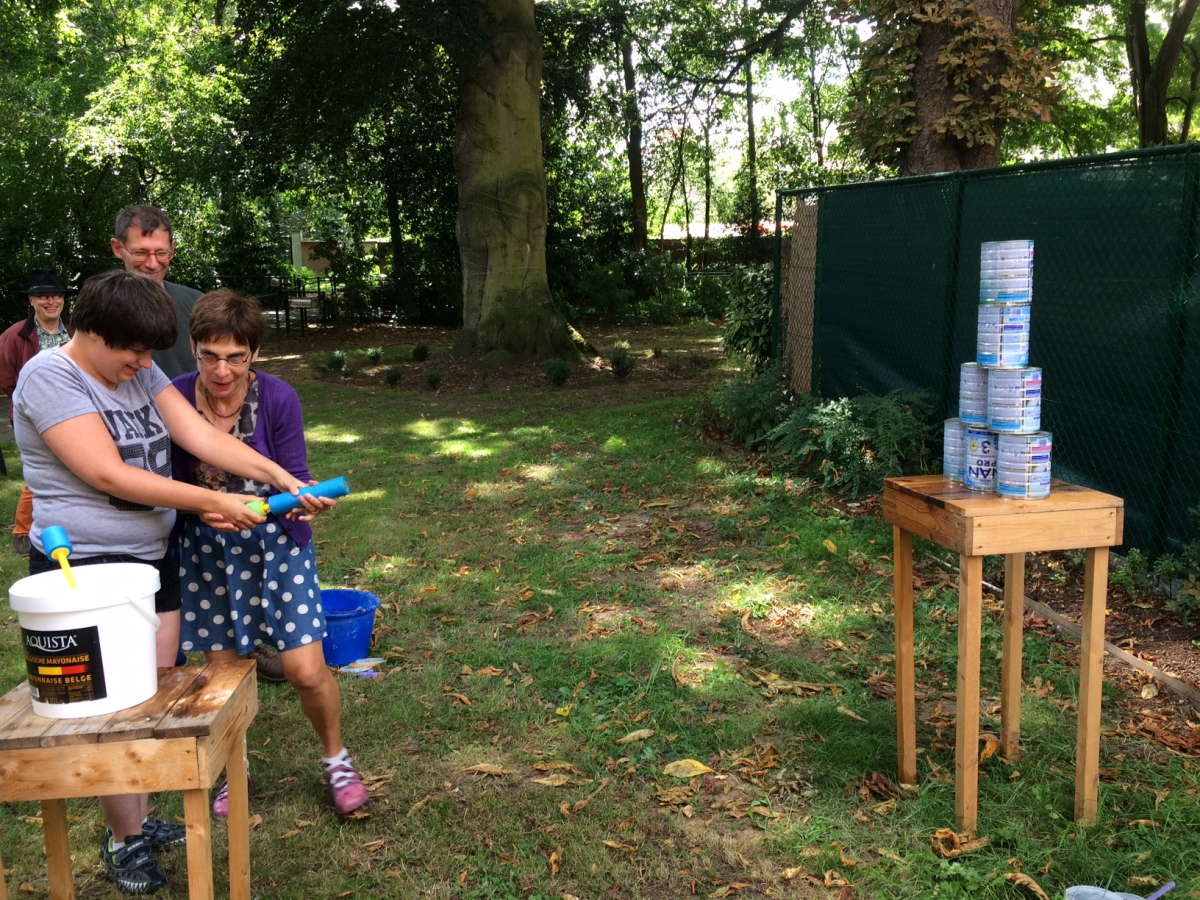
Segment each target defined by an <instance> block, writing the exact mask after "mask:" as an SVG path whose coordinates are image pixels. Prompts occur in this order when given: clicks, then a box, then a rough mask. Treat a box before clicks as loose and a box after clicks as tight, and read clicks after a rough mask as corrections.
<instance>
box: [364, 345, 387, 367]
mask: <svg viewBox="0 0 1200 900" xmlns="http://www.w3.org/2000/svg"><path fill="white" fill-rule="evenodd" d="M367 359H369V360H370V361H371V362H373V363H376V364H378V363H379V362H380V361H381V360H382V359H383V348H382V347H368V348H367Z"/></svg>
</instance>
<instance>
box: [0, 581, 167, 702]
mask: <svg viewBox="0 0 1200 900" xmlns="http://www.w3.org/2000/svg"><path fill="white" fill-rule="evenodd" d="M71 571H72V573H73V574H74V575H75V581H76V583H77V584H78V585H79V587H77V588H72V587H71V586H70V585H69V584H67V579H66V576H65V575H63V573H62V572H60V571H52V572H42V573H40V574H38V575H30V576H29V577H28V578H22V579H21V580H20V581H18V582H17V583H16V584H14V585H13V586H12V587H11V588H9V589H8V605H9V606H11V607H12V609H13V610H14V611H15V612H16V613H17V620H18V622H19V624H20V626H21V646H22V649H23V650H24V652H25V666H26V670H27V671H28V673H29V688H30V693H31V694H32V695H33V711H34V712H35V713H36V714H37V715H39V716H45V717H46V718H48V719H81V718H84V717H85V716H98V715H103V714H105V713H112V712H117V711H118V710H122V709H128V708H129V707H131V706H137V705H138V704H139V703H144V702H145V701H146V700H149V699H150V698H151V697H153V696H154V694H155V692H156V691H157V690H158V669H157V662H158V656H157V653H156V650H155V644H154V633H155V631H157V630H158V625H159V620H158V616H156V615H155V614H154V595H155V593H156V592H157V591H158V588H159V578H158V570H157V569H155V568H154V566H149V565H143V564H141V563H106V564H103V565H94V566H76V567H73V568H72V569H71Z"/></svg>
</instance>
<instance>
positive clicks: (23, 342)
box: [0, 269, 71, 556]
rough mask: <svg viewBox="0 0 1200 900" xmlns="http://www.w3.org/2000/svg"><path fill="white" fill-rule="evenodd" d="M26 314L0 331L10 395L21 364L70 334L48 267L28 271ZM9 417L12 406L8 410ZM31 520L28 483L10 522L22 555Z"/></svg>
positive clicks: (2, 369)
mask: <svg viewBox="0 0 1200 900" xmlns="http://www.w3.org/2000/svg"><path fill="white" fill-rule="evenodd" d="M23 293H24V294H25V296H26V297H27V298H28V299H29V315H28V316H26V317H25V319H23V320H22V321H20V322H17V323H16V324H15V325H13V326H12V327H11V328H9V329H8V330H7V331H5V332H4V333H3V334H0V391H4V393H6V394H8V396H10V397H11V396H12V392H13V389H14V388H16V386H17V376H18V375H19V374H21V368H22V366H24V365H25V363H27V362H29V360H31V359H32V358H33V357H35V356H37V354H38V353H39V352H41V351H42V350H46V349H49V348H50V347H57V346H58V345H59V344H65V343H66V342H67V341H68V340H69V339H70V337H71V332H70V330H69V329H68V327H67V323H66V320H65V317H64V316H63V310H64V308H65V306H66V300H67V289H66V287H65V286H64V285H63V283H62V281H60V280H59V277H58V274H57V273H56V272H54V271H53V270H51V269H34V270H33V271H32V272H30V273H29V290H27V291H24V292H23ZM8 418H9V420H10V421H11V419H12V410H11V409H9V411H8ZM32 524H33V494H32V493H30V490H29V487H28V485H27V486H25V487H24V488H22V489H21V499H20V500H19V501H18V502H17V515H16V521H15V522H14V523H13V532H12V545H13V550H15V551H16V552H17V553H18V554H19V555H21V556H28V555H29V528H30V526H31V525H32Z"/></svg>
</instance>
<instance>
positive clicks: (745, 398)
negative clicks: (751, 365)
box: [716, 360, 793, 450]
mask: <svg viewBox="0 0 1200 900" xmlns="http://www.w3.org/2000/svg"><path fill="white" fill-rule="evenodd" d="M792 402H793V398H792V395H791V392H790V391H788V389H787V384H786V381H785V379H784V368H783V364H782V363H781V362H780V361H778V360H770V361H768V362H767V363H765V364H764V365H762V366H761V367H760V368H758V369H757V370H755V369H744V370H742V371H741V372H740V373H739V374H738V376H737V377H736V378H735V379H734V380H733V381H731V382H730V383H729V385H728V386H727V387H726V388H725V389H724V390H723V391H721V392H720V394H719V395H718V396H717V398H716V407H717V411H718V412H720V414H721V415H722V416H723V417H724V418H725V419H726V420H727V421H728V422H729V423H730V425H731V429H732V430H731V432H730V439H731V440H733V441H735V442H737V443H739V444H744V445H745V446H746V448H747V449H748V450H761V449H764V448H765V447H766V445H767V441H768V436H769V435H770V434H771V433H772V432H773V431H774V430H775V429H776V428H778V427H779V425H780V423H781V422H783V420H784V419H785V418H786V417H787V415H788V413H789V411H790V410H791V407H792Z"/></svg>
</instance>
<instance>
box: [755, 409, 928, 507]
mask: <svg viewBox="0 0 1200 900" xmlns="http://www.w3.org/2000/svg"><path fill="white" fill-rule="evenodd" d="M933 418H934V416H933V409H932V407H930V406H929V404H928V403H927V402H926V401H925V398H924V397H923V396H922V395H918V394H901V393H900V392H899V391H893V392H892V393H890V394H888V395H887V396H885V397H877V396H872V395H869V394H866V395H863V396H861V397H855V398H853V399H850V398H842V399H841V400H828V401H825V402H824V403H819V404H818V403H815V401H813V400H812V399H811V398H809V399H808V400H807V402H804V401H802V402H798V403H797V405H796V408H795V409H794V410H793V411H792V412H791V414H790V415H789V416H788V417H787V420H786V421H784V422H783V423H782V424H780V425H779V426H778V427H777V428H775V429H774V430H773V431H772V432H771V433H770V434H769V435H768V436H767V440H768V441H770V443H771V444H772V445H773V449H775V450H778V451H780V452H783V453H787V454H788V455H789V457H790V458H791V462H792V468H793V469H795V470H796V471H797V472H799V471H801V470H805V469H808V468H809V467H810V466H811V465H814V464H815V465H816V466H817V471H818V472H819V473H820V474H821V476H822V479H823V483H824V485H825V486H826V487H837V488H839V489H841V490H843V491H845V492H846V493H847V494H850V495H851V496H855V497H858V496H862V495H863V494H866V493H869V492H878V491H879V490H881V489H882V486H883V479H884V478H889V477H891V476H894V475H913V474H918V473H922V472H927V471H929V468H930V464H931V462H932V456H933V453H932V444H933V436H934V428H933Z"/></svg>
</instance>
